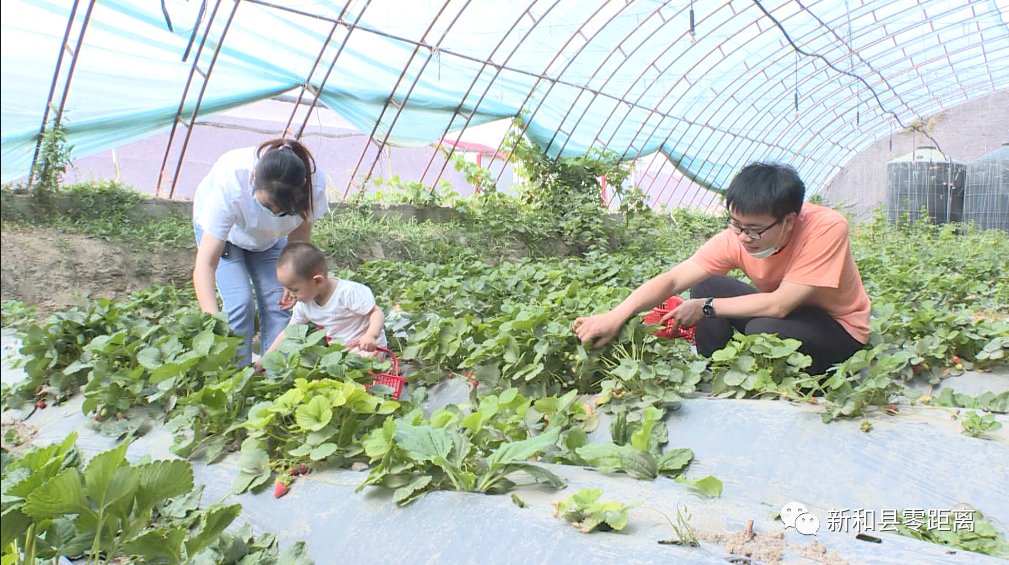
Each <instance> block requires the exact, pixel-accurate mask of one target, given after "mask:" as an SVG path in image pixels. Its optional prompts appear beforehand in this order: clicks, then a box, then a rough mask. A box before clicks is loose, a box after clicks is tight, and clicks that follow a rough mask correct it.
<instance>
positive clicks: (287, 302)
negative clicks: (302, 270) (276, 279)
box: [277, 288, 298, 310]
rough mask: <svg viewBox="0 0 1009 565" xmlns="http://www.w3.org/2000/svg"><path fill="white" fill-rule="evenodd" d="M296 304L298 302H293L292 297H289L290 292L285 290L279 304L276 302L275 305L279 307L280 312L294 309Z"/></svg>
mask: <svg viewBox="0 0 1009 565" xmlns="http://www.w3.org/2000/svg"><path fill="white" fill-rule="evenodd" d="M296 302H298V301H297V300H295V299H294V297H293V296H291V291H289V290H287V289H286V288H285V289H284V296H283V297H281V299H280V301H279V302H277V305H278V306H280V309H281V310H290V309H291V308H294V304H295V303H296Z"/></svg>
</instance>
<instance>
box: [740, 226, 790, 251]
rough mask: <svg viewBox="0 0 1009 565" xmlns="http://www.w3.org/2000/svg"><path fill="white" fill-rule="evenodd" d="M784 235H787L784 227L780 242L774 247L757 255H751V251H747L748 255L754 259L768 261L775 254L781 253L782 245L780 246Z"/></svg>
mask: <svg viewBox="0 0 1009 565" xmlns="http://www.w3.org/2000/svg"><path fill="white" fill-rule="evenodd" d="M784 234H785V229H784V227H782V229H781V233H780V234H778V241H777V242H776V243H775V244H774V247H769V248H767V249H765V250H763V251H758V252H756V253H750V252H749V251H747V253H748V254H749V255H750V257H753V258H754V259H767V258H768V257H770V256H771V255H774V254H775V253H777V252H779V251H781V245H780V243H781V236H782V235H784Z"/></svg>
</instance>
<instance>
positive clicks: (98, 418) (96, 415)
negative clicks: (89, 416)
mask: <svg viewBox="0 0 1009 565" xmlns="http://www.w3.org/2000/svg"><path fill="white" fill-rule="evenodd" d="M95 421H96V422H101V421H102V417H101V416H100V415H98V414H95Z"/></svg>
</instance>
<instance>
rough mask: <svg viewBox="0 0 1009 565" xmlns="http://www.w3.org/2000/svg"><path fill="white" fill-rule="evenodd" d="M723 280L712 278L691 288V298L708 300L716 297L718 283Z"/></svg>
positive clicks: (716, 277)
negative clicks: (710, 297)
mask: <svg viewBox="0 0 1009 565" xmlns="http://www.w3.org/2000/svg"><path fill="white" fill-rule="evenodd" d="M719 278H721V277H718V276H710V277H708V278H706V279H704V280H703V281H701V282H699V283H697V284H696V285H694V286H692V287H691V288H690V298H692V299H693V298H707V297H709V296H714V295H715V284H716V281H717V280H718V279H719Z"/></svg>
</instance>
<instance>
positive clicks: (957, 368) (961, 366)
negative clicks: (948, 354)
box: [956, 363, 963, 371]
mask: <svg viewBox="0 0 1009 565" xmlns="http://www.w3.org/2000/svg"><path fill="white" fill-rule="evenodd" d="M956 370H957V371H962V370H963V364H962V363H957V364H956Z"/></svg>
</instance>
